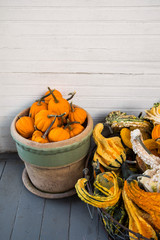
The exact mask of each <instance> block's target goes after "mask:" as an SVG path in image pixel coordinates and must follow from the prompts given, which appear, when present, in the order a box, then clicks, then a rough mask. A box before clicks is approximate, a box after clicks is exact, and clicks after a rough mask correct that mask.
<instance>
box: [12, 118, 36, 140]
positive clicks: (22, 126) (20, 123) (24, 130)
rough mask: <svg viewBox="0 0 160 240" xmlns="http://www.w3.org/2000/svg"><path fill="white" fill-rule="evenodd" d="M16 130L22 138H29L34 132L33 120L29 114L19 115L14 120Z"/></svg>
mask: <svg viewBox="0 0 160 240" xmlns="http://www.w3.org/2000/svg"><path fill="white" fill-rule="evenodd" d="M16 130H17V132H18V133H19V134H20V135H21V136H22V137H24V138H30V137H31V136H32V133H33V132H34V120H33V118H31V117H29V116H23V117H20V118H19V119H18V120H17V122H16Z"/></svg>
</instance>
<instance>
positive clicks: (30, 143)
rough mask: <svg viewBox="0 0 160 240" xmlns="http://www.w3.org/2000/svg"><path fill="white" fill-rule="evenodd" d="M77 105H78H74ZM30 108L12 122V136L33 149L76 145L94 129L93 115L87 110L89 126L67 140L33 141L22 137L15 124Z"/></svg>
mask: <svg viewBox="0 0 160 240" xmlns="http://www.w3.org/2000/svg"><path fill="white" fill-rule="evenodd" d="M74 106H77V105H74ZM77 107H78V106H77ZM29 109H30V108H26V109H24V110H23V111H21V112H20V113H19V114H17V116H16V117H15V118H14V119H13V121H12V123H11V128H10V131H11V135H12V138H13V139H14V140H15V141H16V142H17V143H19V144H21V145H25V146H28V147H30V148H33V149H41V150H44V151H45V149H46V150H49V149H50V150H51V149H53V148H54V149H55V148H62V147H65V146H69V145H72V144H73V145H74V144H76V143H78V142H81V141H82V140H83V139H84V138H85V137H86V136H87V135H90V134H91V132H92V130H93V119H92V117H91V115H90V114H89V113H88V112H87V111H86V110H85V111H86V113H87V126H86V128H85V129H84V130H83V131H82V132H81V133H80V134H78V135H76V136H74V137H72V138H69V139H67V140H63V141H59V142H50V143H38V142H34V141H31V140H29V139H26V138H24V137H22V136H21V135H20V134H19V133H18V132H17V130H16V127H15V124H16V121H17V120H18V116H26V113H27V112H29Z"/></svg>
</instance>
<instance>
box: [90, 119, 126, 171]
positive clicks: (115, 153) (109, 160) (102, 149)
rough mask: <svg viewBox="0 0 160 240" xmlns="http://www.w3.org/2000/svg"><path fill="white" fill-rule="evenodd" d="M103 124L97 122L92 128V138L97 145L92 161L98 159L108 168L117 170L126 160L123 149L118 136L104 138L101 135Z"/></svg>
mask: <svg viewBox="0 0 160 240" xmlns="http://www.w3.org/2000/svg"><path fill="white" fill-rule="evenodd" d="M103 128H104V125H103V124H102V123H98V124H97V125H96V126H95V127H94V130H93V138H94V141H95V143H96V145H97V150H96V152H95V154H94V157H93V161H95V162H97V161H99V163H100V164H102V165H103V166H104V167H105V168H107V169H109V170H118V169H119V168H120V167H121V165H122V163H123V162H124V161H125V160H126V154H125V149H124V147H123V146H122V143H121V139H120V137H110V138H105V137H104V136H102V134H101V133H102V130H103Z"/></svg>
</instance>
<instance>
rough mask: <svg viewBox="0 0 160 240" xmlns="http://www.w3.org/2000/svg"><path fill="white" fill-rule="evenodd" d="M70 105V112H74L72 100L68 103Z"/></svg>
mask: <svg viewBox="0 0 160 240" xmlns="http://www.w3.org/2000/svg"><path fill="white" fill-rule="evenodd" d="M70 106H71V112H74V111H75V110H74V107H73V104H72V102H71V103H70Z"/></svg>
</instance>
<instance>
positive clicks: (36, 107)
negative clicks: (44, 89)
mask: <svg viewBox="0 0 160 240" xmlns="http://www.w3.org/2000/svg"><path fill="white" fill-rule="evenodd" d="M47 109H48V106H47V104H46V103H45V102H42V101H36V102H34V103H33V104H32V106H31V107H30V111H29V115H30V116H31V117H32V118H33V119H34V118H35V115H36V114H37V113H38V112H40V111H41V110H47Z"/></svg>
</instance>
